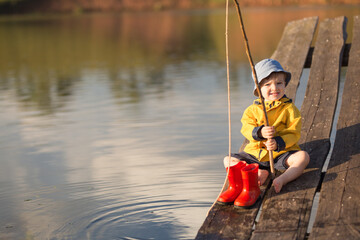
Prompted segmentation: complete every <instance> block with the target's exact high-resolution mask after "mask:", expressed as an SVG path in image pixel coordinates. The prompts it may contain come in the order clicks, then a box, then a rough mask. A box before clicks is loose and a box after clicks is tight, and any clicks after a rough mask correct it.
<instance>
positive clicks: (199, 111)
mask: <svg viewBox="0 0 360 240" xmlns="http://www.w3.org/2000/svg"><path fill="white" fill-rule="evenodd" d="M357 11H358V12H359V10H357ZM342 12H344V14H343V15H347V16H350V15H351V14H353V13H354V12H356V11H355V10H354V9H350V8H349V9H348V8H346V9H341V10H336V11H335V10H333V9H318V10H310V9H307V10H306V11H305V10H296V9H285V10H279V9H270V10H269V9H267V10H264V9H249V10H248V11H246V14H245V15H244V17H245V21H246V24H247V33H248V37H249V40H250V42H251V46H252V53H253V57H254V59H255V60H259V59H261V58H264V57H268V56H269V55H270V54H271V53H272V51H273V50H274V49H275V48H276V44H277V42H278V40H279V39H280V36H281V32H282V30H283V26H284V25H285V23H286V21H288V20H291V19H298V18H302V17H306V16H313V15H320V17H322V18H323V17H325V16H330V17H332V15H334V14H338V15H339V14H340V13H342ZM349 20H350V21H349V22H350V24H351V19H349ZM259 23H261V24H260V25H259ZM350 24H349V25H350ZM259 26H260V27H259ZM0 35H1V36H6V37H3V38H0V93H1V94H0V108H1V109H2V114H1V118H0V155H1V158H0V166H1V168H0V186H1V188H0V189H1V190H0V205H1V206H5V207H1V208H0V216H1V217H0V238H4V239H24V238H28V239H67V238H69V239H112V238H120V239H133V238H136V239H151V238H152V239H191V238H193V237H194V236H195V234H196V231H197V230H198V228H199V227H200V225H201V223H202V221H203V220H204V217H205V214H206V211H207V210H208V207H209V206H210V204H211V203H212V201H213V200H214V198H215V197H216V195H217V194H218V191H219V189H220V187H221V185H222V182H223V178H224V171H223V169H222V166H221V165H222V164H221V158H222V156H223V155H224V154H225V152H226V151H227V148H228V147H227V112H226V111H227V109H226V99H227V98H226V82H225V64H224V48H225V42H224V12H223V11H222V10H221V11H220V10H215V11H188V12H161V13H142V14H140V13H133V14H114V15H109V14H94V15H83V16H46V17H21V18H20V17H19V18H16V17H15V18H10V19H6V18H2V19H0ZM350 37H351V35H350ZM239 39H241V37H240V34H239V31H238V22H237V18H236V15H235V14H233V15H232V16H231V19H230V49H231V54H230V55H231V56H230V60H231V66H230V69H231V85H232V86H231V87H232V92H233V95H232V101H233V109H232V111H233V124H234V126H233V133H234V136H233V149H236V148H237V147H238V146H239V145H240V143H241V142H242V140H243V139H242V136H241V135H240V134H239V130H240V129H239V128H240V125H239V124H238V123H239V121H240V117H241V113H242V111H243V110H244V108H245V106H247V105H248V104H249V103H250V102H252V95H251V89H252V88H253V85H252V80H251V77H250V69H249V67H248V63H247V60H246V56H245V53H244V50H243V43H242V42H239Z"/></svg>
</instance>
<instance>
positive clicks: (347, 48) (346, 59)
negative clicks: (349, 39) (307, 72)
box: [304, 43, 351, 68]
mask: <svg viewBox="0 0 360 240" xmlns="http://www.w3.org/2000/svg"><path fill="white" fill-rule="evenodd" d="M350 49H351V43H347V44H345V47H344V53H343V58H342V62H341V66H342V67H347V66H348V64H349V52H350ZM313 53H314V47H310V49H309V52H308V55H307V57H306V61H305V65H304V68H310V67H311V62H312V56H313Z"/></svg>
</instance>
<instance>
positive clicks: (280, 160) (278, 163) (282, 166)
mask: <svg viewBox="0 0 360 240" xmlns="http://www.w3.org/2000/svg"><path fill="white" fill-rule="evenodd" d="M296 152H297V151H289V152H286V153H283V154H281V155H279V156H277V157H276V158H275V159H274V168H275V169H276V170H279V171H284V170H286V169H288V168H289V167H288V166H287V164H286V160H287V159H288V158H289V157H290V156H291V155H292V154H294V153H296ZM231 157H234V158H237V159H239V160H241V161H246V163H247V164H251V163H257V164H259V168H260V169H264V170H269V169H270V162H269V161H267V162H260V161H259V160H257V159H256V157H254V156H253V155H251V154H248V153H246V152H244V151H242V152H239V153H232V154H231Z"/></svg>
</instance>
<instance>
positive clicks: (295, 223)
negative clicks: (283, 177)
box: [251, 17, 347, 240]
mask: <svg viewBox="0 0 360 240" xmlns="http://www.w3.org/2000/svg"><path fill="white" fill-rule="evenodd" d="M346 22H347V20H346V18H345V17H339V18H335V19H325V20H324V21H322V22H321V23H320V26H319V33H318V37H317V41H316V43H315V50H314V55H313V59H312V66H311V69H310V75H309V80H308V84H307V89H306V94H305V98H304V102H303V105H302V107H301V114H302V118H303V119H302V122H303V124H302V129H301V139H300V141H299V143H300V144H301V145H300V147H301V148H302V149H303V150H305V151H307V152H308V153H309V155H310V159H311V161H310V164H309V166H308V168H307V169H306V170H305V173H304V174H303V175H302V176H300V177H299V178H298V179H296V180H295V181H293V182H291V183H289V184H287V185H286V186H285V187H283V189H282V191H281V193H280V194H276V193H275V192H274V190H273V188H270V190H269V191H268V193H267V195H266V197H265V200H264V203H263V210H262V214H261V217H260V220H259V223H258V224H257V225H256V228H255V231H254V232H253V234H252V236H251V239H265V238H268V237H269V236H272V237H275V236H276V238H277V239H278V240H279V239H304V238H305V235H306V230H307V226H308V224H309V218H310V212H311V207H312V203H313V198H314V195H315V192H316V189H317V187H318V184H319V183H320V179H321V178H320V177H321V168H322V166H323V163H324V162H325V159H326V156H327V155H328V152H329V150H330V139H329V138H330V133H331V127H332V122H333V117H334V113H335V109H336V103H337V93H338V87H339V78H340V68H341V62H342V58H341V57H342V52H343V47H344V44H345V40H346V31H345V29H346Z"/></svg>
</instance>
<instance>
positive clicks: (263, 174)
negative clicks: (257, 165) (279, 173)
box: [258, 169, 269, 186]
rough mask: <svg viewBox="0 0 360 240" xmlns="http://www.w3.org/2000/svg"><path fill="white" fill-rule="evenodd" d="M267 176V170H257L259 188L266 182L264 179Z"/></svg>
mask: <svg viewBox="0 0 360 240" xmlns="http://www.w3.org/2000/svg"><path fill="white" fill-rule="evenodd" d="M268 176H269V171H268V170H263V169H259V171H258V178H259V181H258V183H259V186H261V185H263V184H264V183H265V181H266V179H267V178H268Z"/></svg>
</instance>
